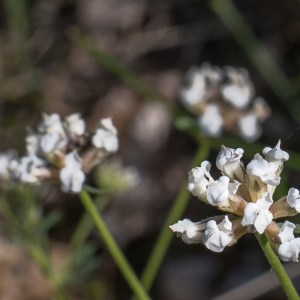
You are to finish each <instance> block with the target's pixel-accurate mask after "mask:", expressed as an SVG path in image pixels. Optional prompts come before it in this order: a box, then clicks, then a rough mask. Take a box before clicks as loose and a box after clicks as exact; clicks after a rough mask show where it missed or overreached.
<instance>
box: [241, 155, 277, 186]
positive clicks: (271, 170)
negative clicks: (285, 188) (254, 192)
mask: <svg viewBox="0 0 300 300" xmlns="http://www.w3.org/2000/svg"><path fill="white" fill-rule="evenodd" d="M277 169H278V166H277V165H276V164H275V163H274V162H267V161H266V160H264V159H263V158H262V157H261V155H259V154H255V155H254V159H252V160H251V162H250V163H249V164H248V165H247V168H246V171H247V173H248V174H251V175H254V176H258V177H260V179H261V180H262V182H264V183H266V184H270V185H273V186H277V185H278V184H279V183H280V177H279V176H277V175H275V172H276V171H277Z"/></svg>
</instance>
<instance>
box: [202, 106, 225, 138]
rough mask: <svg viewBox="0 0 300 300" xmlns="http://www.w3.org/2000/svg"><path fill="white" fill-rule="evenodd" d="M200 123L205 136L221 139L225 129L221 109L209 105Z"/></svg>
mask: <svg viewBox="0 0 300 300" xmlns="http://www.w3.org/2000/svg"><path fill="white" fill-rule="evenodd" d="M198 123H199V125H200V128H201V131H202V133H203V134H204V135H207V136H211V137H219V136H220V135H221V133H222V128H223V118H222V116H221V114H220V110H219V107H218V106H217V105H215V104H209V105H207V107H206V110H205V112H204V114H203V115H201V116H200V117H199V119H198Z"/></svg>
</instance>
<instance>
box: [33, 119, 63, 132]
mask: <svg viewBox="0 0 300 300" xmlns="http://www.w3.org/2000/svg"><path fill="white" fill-rule="evenodd" d="M37 129H38V131H39V132H40V133H50V132H57V133H58V134H60V135H61V136H65V131H64V128H63V123H62V121H61V119H60V116H59V115H58V114H51V115H48V114H43V121H42V122H40V123H39V124H38V126H37Z"/></svg>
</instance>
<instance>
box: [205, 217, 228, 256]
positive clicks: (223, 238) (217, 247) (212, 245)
mask: <svg viewBox="0 0 300 300" xmlns="http://www.w3.org/2000/svg"><path fill="white" fill-rule="evenodd" d="M231 235H232V223H231V222H230V221H229V219H228V216H225V217H224V220H223V221H222V222H221V223H220V224H218V225H217V223H216V221H215V220H210V221H208V222H207V224H206V230H205V232H204V237H203V243H204V244H205V246H206V247H207V248H208V249H210V250H212V251H214V252H221V251H223V249H224V248H225V247H226V246H227V245H228V244H229V243H230V242H231V241H232V239H233V238H232V236H231Z"/></svg>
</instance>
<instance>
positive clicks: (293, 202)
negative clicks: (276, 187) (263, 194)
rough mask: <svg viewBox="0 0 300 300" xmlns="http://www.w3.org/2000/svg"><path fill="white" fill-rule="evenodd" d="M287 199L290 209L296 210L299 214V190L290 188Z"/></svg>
mask: <svg viewBox="0 0 300 300" xmlns="http://www.w3.org/2000/svg"><path fill="white" fill-rule="evenodd" d="M286 199H287V202H288V204H289V205H290V207H293V208H295V209H296V211H297V212H298V213H299V212H300V197H299V190H297V189H295V188H290V189H289V192H288V195H287V197H286Z"/></svg>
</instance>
